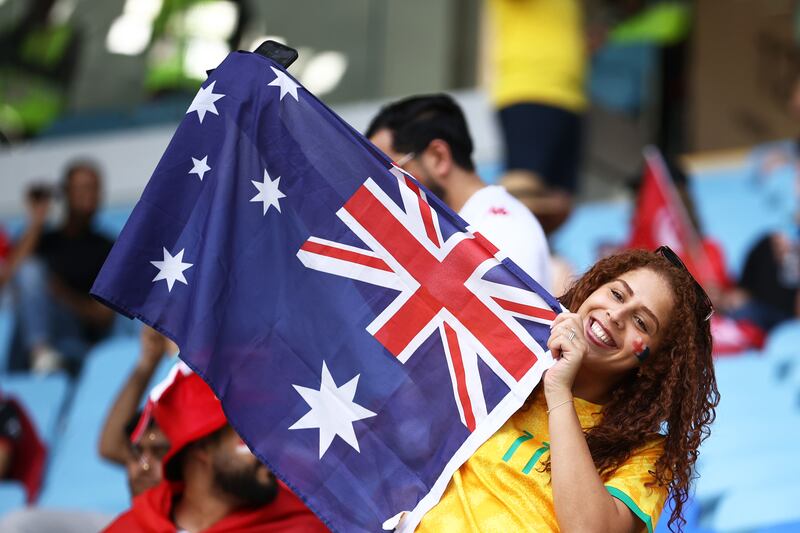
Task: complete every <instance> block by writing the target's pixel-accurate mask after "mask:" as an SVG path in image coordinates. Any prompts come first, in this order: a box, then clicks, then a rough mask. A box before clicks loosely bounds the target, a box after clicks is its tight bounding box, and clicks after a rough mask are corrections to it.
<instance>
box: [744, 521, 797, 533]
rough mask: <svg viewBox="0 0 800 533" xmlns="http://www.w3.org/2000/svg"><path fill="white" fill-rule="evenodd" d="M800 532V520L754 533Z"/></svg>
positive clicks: (761, 529)
mask: <svg viewBox="0 0 800 533" xmlns="http://www.w3.org/2000/svg"><path fill="white" fill-rule="evenodd" d="M798 531H800V520H798V521H795V522H786V523H783V524H779V525H777V526H769V527H764V528H760V529H757V530H756V531H755V532H754V533H797V532H798Z"/></svg>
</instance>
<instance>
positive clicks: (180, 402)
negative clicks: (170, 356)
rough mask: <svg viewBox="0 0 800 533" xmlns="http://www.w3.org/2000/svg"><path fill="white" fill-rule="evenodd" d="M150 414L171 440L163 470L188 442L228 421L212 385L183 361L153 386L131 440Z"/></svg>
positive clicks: (146, 422) (138, 434) (135, 437)
mask: <svg viewBox="0 0 800 533" xmlns="http://www.w3.org/2000/svg"><path fill="white" fill-rule="evenodd" d="M150 417H153V418H155V421H156V423H157V424H158V427H159V428H161V431H163V432H164V434H165V435H166V436H167V438H168V439H169V442H170V448H169V452H167V454H166V455H165V456H164V459H163V460H162V464H163V466H164V472H165V474H166V473H167V472H168V469H167V464H168V463H169V461H170V459H172V458H173V457H175V455H176V454H177V453H178V452H180V451H181V450H182V449H183V448H185V447H186V445H187V444H190V443H192V442H194V441H196V440H199V439H201V438H203V437H205V436H206V435H210V434H212V433H214V432H215V431H217V430H219V429H221V428H223V427H224V426H225V425H226V424H227V423H228V420H227V419H226V418H225V413H224V412H223V411H222V404H221V403H220V401H219V399H217V397H216V396H215V395H214V393H213V392H212V390H211V388H210V387H209V386H208V385H207V384H206V382H205V381H203V379H202V378H201V377H200V376H198V375H197V374H195V373H194V372H192V370H191V369H190V368H189V367H188V366H186V364H185V363H182V362H179V363H177V364H176V365H175V366H174V367H172V369H171V370H170V373H169V375H168V376H167V378H166V379H165V380H164V381H162V382H161V383H159V384H158V385H156V386H155V387H153V390H152V391H151V392H150V397H149V398H148V400H147V405H145V408H144V412H143V413H142V417H141V418H140V419H139V423H138V424H137V426H136V430H134V432H133V435H132V436H131V440H133V441H136V440H138V439H139V438H140V437H141V434H142V432H143V431H144V430H145V428H147V424H148V423H149V421H150Z"/></svg>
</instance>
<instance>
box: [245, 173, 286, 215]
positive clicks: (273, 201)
mask: <svg viewBox="0 0 800 533" xmlns="http://www.w3.org/2000/svg"><path fill="white" fill-rule="evenodd" d="M280 181H281V177H280V176H278V177H277V178H275V181H272V180H271V179H270V177H269V174H267V169H264V181H262V182H258V181H256V180H250V182H251V183H252V184H253V185H254V186H255V188H256V189H258V194H256V195H255V196H253V197H252V198H250V201H251V202H262V203H263V207H264V213H263V214H265V215H266V214H267V211H269V208H270V207H272V206H274V207H275V209H277V210H278V213H280V212H281V204H280V202H279V200H280V199H281V198H286V195H285V194H283V193H282V192H281V191H280V190H279V189H278V185H279V184H280Z"/></svg>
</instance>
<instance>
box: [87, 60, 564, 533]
mask: <svg viewBox="0 0 800 533" xmlns="http://www.w3.org/2000/svg"><path fill="white" fill-rule="evenodd" d="M92 292H93V294H94V295H95V296H96V297H97V298H99V299H101V300H102V301H104V302H106V303H108V304H109V305H111V306H113V307H115V308H116V309H118V310H120V311H121V312H123V313H125V314H126V315H128V316H135V317H138V318H140V319H141V320H142V321H144V322H146V323H148V324H150V325H152V326H154V327H155V328H156V329H158V330H160V331H162V332H164V333H165V334H166V335H167V336H169V337H170V338H172V339H173V340H175V341H176V342H177V343H178V345H179V346H180V347H181V358H182V359H183V360H184V361H185V362H186V363H187V364H188V365H189V366H190V367H192V369H194V370H195V371H196V372H197V373H198V374H200V375H201V376H203V378H204V379H205V380H206V381H207V382H208V383H209V384H210V385H211V387H212V388H213V389H214V391H215V393H216V394H217V396H218V397H219V398H220V400H221V402H222V405H223V407H224V409H225V412H226V415H227V416H228V419H229V420H230V422H231V424H232V425H233V426H234V427H235V428H236V430H237V431H238V432H239V434H240V435H241V436H242V438H243V439H244V440H245V441H246V442H247V444H248V446H249V447H250V449H251V450H253V451H254V453H255V454H256V455H257V456H258V457H259V458H260V459H261V460H262V461H263V462H264V463H265V464H266V465H268V466H269V467H270V468H271V469H272V470H273V471H274V472H275V473H276V475H277V476H279V477H280V478H281V479H283V480H284V481H285V482H286V483H287V484H288V485H289V486H290V487H291V488H292V489H293V490H294V491H295V492H296V493H297V494H298V495H300V496H301V498H303V500H304V501H305V502H306V503H307V504H308V505H309V507H310V508H311V509H312V510H313V511H315V512H316V513H317V514H318V515H319V516H320V517H321V518H322V519H323V520H324V521H325V522H326V524H327V525H328V526H329V527H331V529H333V530H339V531H375V530H379V529H381V527H384V526H385V527H388V528H391V527H393V526H394V525H396V519H397V518H398V517H399V516H404V520H403V521H402V523H401V525H400V526H399V528H398V530H401V531H412V530H413V529H414V528H415V527H416V524H417V523H418V522H419V520H420V519H421V517H422V516H423V515H424V513H425V512H426V511H427V510H428V509H430V508H431V507H432V506H433V505H435V503H436V502H437V501H438V499H439V497H440V496H441V494H442V492H443V491H444V489H445V487H446V485H447V483H448V481H449V479H450V477H451V476H452V474H453V473H454V472H455V470H456V469H457V468H458V467H459V466H460V465H461V464H463V462H464V461H465V460H466V459H467V458H469V456H470V455H471V454H472V453H473V452H474V451H475V450H477V448H478V447H479V446H480V445H481V444H482V443H483V442H484V441H485V440H486V439H487V438H488V437H489V436H491V435H492V433H494V432H495V431H496V430H497V429H498V428H499V427H500V426H501V425H502V424H503V423H504V422H505V421H506V420H507V419H508V417H509V416H511V414H513V412H514V411H515V410H516V409H518V408H519V406H520V405H521V404H522V403H523V402H524V400H525V398H526V397H527V396H528V395H529V394H530V392H531V390H533V387H534V386H535V385H536V384H537V383H538V381H539V379H540V378H541V375H542V372H543V371H544V370H545V369H546V368H547V367H548V366H549V365H550V364H551V362H552V360H551V358H550V355H549V354H548V353H546V348H543V347H544V346H545V343H546V340H547V338H548V337H549V324H550V323H551V321H552V320H553V318H555V316H556V313H558V312H560V311H561V307H560V305H559V304H558V302H557V301H556V300H555V299H554V298H553V297H552V296H551V295H549V294H547V292H545V291H544V290H543V289H542V288H541V287H540V286H539V285H538V284H537V283H536V282H535V281H534V280H532V279H530V277H529V276H527V275H526V274H525V273H524V272H522V271H521V270H520V269H519V268H518V267H517V266H516V265H514V264H513V263H512V262H511V261H509V260H508V259H507V258H506V257H505V256H504V255H503V254H502V252H501V251H499V250H498V249H497V248H496V247H494V246H493V245H492V244H491V243H490V242H489V241H488V240H486V239H485V238H484V237H483V236H482V235H481V234H480V233H479V232H477V231H474V229H473V228H471V227H469V226H468V225H467V224H466V223H465V222H464V221H463V220H461V219H460V218H459V217H458V216H457V215H456V214H455V213H453V212H452V211H451V210H450V209H449V208H447V207H446V206H444V205H443V204H442V203H441V202H440V201H439V200H438V199H437V198H435V197H433V196H431V195H429V194H428V193H427V192H426V191H425V190H424V188H423V187H421V186H420V185H419V184H418V183H417V181H416V180H414V179H413V177H411V176H410V175H408V174H406V173H405V172H403V171H402V170H401V169H399V168H398V167H396V166H394V165H393V164H392V163H391V162H390V161H388V160H387V159H386V158H385V157H384V156H383V155H382V154H381V153H380V152H378V151H377V150H375V148H374V147H373V146H372V145H371V144H370V143H369V142H368V141H366V140H365V139H364V138H363V137H362V136H361V135H359V134H358V133H357V132H355V131H354V130H353V129H352V128H350V127H349V126H348V125H347V124H346V123H345V122H343V121H342V120H341V119H340V118H339V117H338V116H337V115H335V114H334V113H333V112H332V111H331V110H330V109H328V108H327V107H325V105H324V104H322V103H321V102H319V101H318V100H317V99H316V98H314V96H313V95H312V94H310V93H309V92H308V91H306V90H305V89H304V88H303V87H302V86H301V85H300V84H298V83H297V82H296V81H295V80H294V79H293V78H291V76H289V75H288V74H287V73H286V72H285V71H284V70H283V69H282V68H281V67H279V66H278V65H277V64H275V63H273V62H272V61H270V60H268V59H266V58H264V57H261V56H258V55H254V54H249V53H245V52H237V53H233V54H231V55H230V56H228V58H227V59H226V60H225V61H224V62H223V63H222V64H221V65H220V66H219V68H217V69H216V70H215V71H214V72H213V74H212V75H211V77H210V78H209V80H208V81H207V82H206V83H205V86H204V87H203V88H201V89H200V91H199V92H198V94H197V96H196V97H195V99H194V101H193V102H192V104H191V105H190V107H189V109H188V110H187V115H186V117H185V118H184V120H183V121H182V123H181V124H180V126H179V127H178V130H177V132H176V134H175V136H174V137H173V139H172V142H171V143H170V145H169V147H168V148H167V151H166V152H165V154H164V156H163V157H162V159H161V161H160V163H159V165H158V167H157V168H156V170H155V172H154V173H153V176H152V178H151V180H150V182H149V184H148V185H147V188H146V189H145V191H144V193H143V195H142V198H141V199H140V201H139V203H138V204H137V206H136V208H135V209H134V212H133V214H132V215H131V218H130V220H129V221H128V223H127V225H126V227H125V229H124V230H123V232H122V234H121V236H120V238H119V240H118V241H117V244H116V245H115V247H114V249H113V250H112V252H111V254H110V256H109V258H108V260H107V262H106V265H105V266H104V267H103V270H102V271H101V273H100V275H99V276H98V278H97V280H96V282H95V285H94V287H93V289H92Z"/></svg>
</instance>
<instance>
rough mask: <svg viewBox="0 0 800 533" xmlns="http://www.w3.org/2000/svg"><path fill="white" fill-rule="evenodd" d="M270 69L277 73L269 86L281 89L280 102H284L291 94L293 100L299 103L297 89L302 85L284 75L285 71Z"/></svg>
mask: <svg viewBox="0 0 800 533" xmlns="http://www.w3.org/2000/svg"><path fill="white" fill-rule="evenodd" d="M269 68H271V69H272V72H274V73H275V76H276V78H275V79H274V80H272V81H271V82H269V84H268V85H272V86H274V87H280V88H281V95H280V100H283V97H284V96H286V95H287V94H291V95H292V98H294V99H295V100H297V101H298V102H299V101H300V100H298V98H297V89H298V88H299V87H300V85H298V84H297V83H295V82H294V81H292V78H290V77H289V76H287V75H286V74H284V73H283V71H281V70H278V69H276V68H275V67H269Z"/></svg>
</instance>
